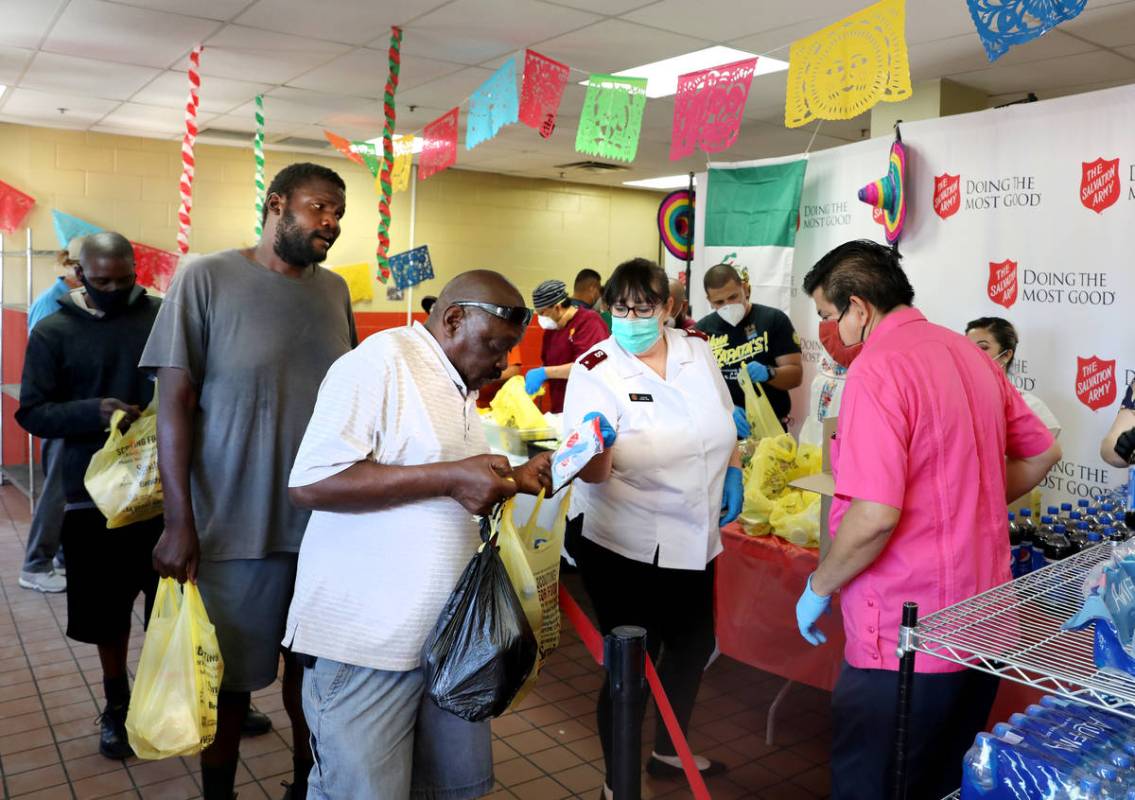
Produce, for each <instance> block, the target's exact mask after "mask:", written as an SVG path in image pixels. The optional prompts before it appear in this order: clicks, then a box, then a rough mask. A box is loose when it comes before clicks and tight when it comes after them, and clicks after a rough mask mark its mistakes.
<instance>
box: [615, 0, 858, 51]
mask: <svg viewBox="0 0 1135 800" xmlns="http://www.w3.org/2000/svg"><path fill="white" fill-rule="evenodd" d="M862 7H863V2H862V0H809V2H806V3H799V2H781V3H762V4H761V6H760V13H747V12H749V9H747V8H746V7H745V6H743V5H740V4H738V3H737V2H736V0H699V2H697V3H690V2H687V0H661V2H659V3H656V4H654V5H652V6H648V7H647V8H643V9H639V10H638V11H632V12H630V13H629V14H624V15H623V19H625V20H628V21H630V22H639V23H642V24H643V25H648V26H650V27H655V28H662V29H664V30H668V31H673V32H675V33H686V34H689V35H691V36H698V37H701V38H703V39H709V40H711V41H713V42H724V41H726V40H729V39H735V38H737V37H738V36H739V35H742V34H750V33H760V32H761V31H766V30H769V29H773V28H781V27H784V26H786V25H794V24H797V23H811V25H812V30H819V29H820V28H823V27H825V26H827V25H830V24H831V23H833V22H836V21H837V20H839V19H842V18H843V17H845V16H847V15H848V14H850V13H852V12H854V11H858V10H859V9H860V8H862ZM754 10H755V9H754ZM674 55H677V54H676V53H675V54H674Z"/></svg>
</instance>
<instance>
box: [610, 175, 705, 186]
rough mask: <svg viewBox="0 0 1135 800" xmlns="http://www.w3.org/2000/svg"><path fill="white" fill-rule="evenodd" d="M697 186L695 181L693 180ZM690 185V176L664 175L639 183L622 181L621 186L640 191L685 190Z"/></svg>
mask: <svg viewBox="0 0 1135 800" xmlns="http://www.w3.org/2000/svg"><path fill="white" fill-rule="evenodd" d="M694 184H695V185H696V184H697V179H696V178H695V179H694ZM689 185H690V176H689V175H686V174H683V175H666V176H664V177H661V178H646V179H645V180H641V181H623V186H637V187H638V188H640V189H685V188H686V187H688V186H689Z"/></svg>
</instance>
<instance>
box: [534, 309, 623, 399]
mask: <svg viewBox="0 0 1135 800" xmlns="http://www.w3.org/2000/svg"><path fill="white" fill-rule="evenodd" d="M610 335H611V332H610V331H608V330H607V325H606V324H605V323H604V322H603V318H602V317H601V316H599V315H598V314H597V313H595V312H594V311H592V310H591V309H590V308H577V309H576V312H575V316H573V317H572V318H571V319H570V320H568V324H567V325H566V326H565V327H563V328H560V329H559V330H555V331H544V343H543V344H542V345H541V346H540V363H542V364H543V365H544V366H545V367H558V366H560V365H561V364H574V363H575V360H576V359H577V358H579V357H580V356H582V355H583V354H584V353H586V352H587V351H588V350H590V349H591V348H592V347H594V346H595V345H597V344H599V343H600V342H601V341H603V340H604V339H606V338H607V337H608V336H610ZM566 392H567V381H566V380H552V379H549V380H548V399H549V401H550V402H551V408H550V409H549V410H550V411H551V412H552V413H553V414H559V413H560V412H562V411H563V410H564V394H566Z"/></svg>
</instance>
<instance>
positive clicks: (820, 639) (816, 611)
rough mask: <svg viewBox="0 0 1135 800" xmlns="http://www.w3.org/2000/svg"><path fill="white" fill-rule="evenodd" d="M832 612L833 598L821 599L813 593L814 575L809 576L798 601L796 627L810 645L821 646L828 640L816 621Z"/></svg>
mask: <svg viewBox="0 0 1135 800" xmlns="http://www.w3.org/2000/svg"><path fill="white" fill-rule="evenodd" d="M812 574H813V575H814V574H815V573H812ZM831 612H832V598H831V596H830V595H829V596H827V597H821V596H820V595H818V594H816V593H815V592H814V591H812V575H809V576H808V583H807V584H806V585H805V586H804V593H803V594H802V595H800V599H799V600H797V601H796V627H798V628H799V629H800V635H801V636H803V637H804V639H805V640H806V641H807V642H808V644H811V645H820V644H823V643H824V642H826V641H827V640H828V637H827V636H824V632H823V631H821V630H820V629H819V628H817V627H816V620H818V619H819V618H820V616H821V615H823V614H830V613H831Z"/></svg>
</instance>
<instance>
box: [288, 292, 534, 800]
mask: <svg viewBox="0 0 1135 800" xmlns="http://www.w3.org/2000/svg"><path fill="white" fill-rule="evenodd" d="M531 319H532V312H531V310H529V309H528V308H526V307H525V306H524V301H523V298H522V297H521V295H520V293H519V292H518V291H517V290H516V288H515V287H514V286H513V285H512V284H510V283H509V282H508V281H507V280H505V278H504V277H503V276H501V275H499V274H497V273H495V272H490V271H487V270H480V271H475V272H466V273H464V274H462V275H459V276H457V277H456V278H455V279H454V280H453V281H452V282H450V283H449V284H448V285H447V286H446V287H445V289H443V290H442V292H441V295H440V296H439V297H438V299H437V302H436V303H435V304H434V306H433V308H432V309H431V312H430V317H429V319H428V320H427V321H426V324H425V325H422V324H420V323H415V324H414V325H413V327H409V328H397V329H393V330H388V331H383V332H382V333H378V334H375V335H374V336H371V337H370V338H368V339H367V340H366V341H364V342H363V343H362V344H361V345H359V347H358V348H357V349H355V350H354V351H352V352H350V353H348V354H347V355H345V356H343V357H341V358H340V359H339V360H338V361H336V362H335V364H334V365H332V367H331V369H330V371H329V372H328V373H327V377H326V378H325V379H324V381H323V385H322V386H321V387H320V389H319V398H318V400H317V401H316V405H315V412H314V414H313V415H312V418H311V422H310V424H309V425H308V429H307V433H306V434H305V435H304V439H303V443H302V444H301V445H300V450H299V454H298V456H297V457H296V462H295V466H294V467H293V468H292V474H291V478H290V481H289V486H290V489H289V493H290V495H291V498H292V501H293V502H294V503H296V504H297V505H299V506H302V507H305V508H311V509H313V513H312V515H311V521H310V522H309V523H308V527H307V532H306V534H305V536H304V540H303V545H302V548H301V549H300V556H299V570H298V574H297V577H296V588H295V594H294V596H293V599H292V606H291V610H290V612H289V614H288V626H287V633H286V634H285V639H284V642H285V644H286V645H287V646H288V647H290V648H292V649H293V650H294V651H295V652H297V653H303V654H305V655H306V656H307V657H308V658H307V661H308V668H307V669H306V670H305V674H304V697H303V708H304V716H305V717H306V718H307V722H308V725H309V727H310V728H311V742H312V751H313V753H314V755H315V766H314V767H313V768H312V771H311V776H310V778H309V783H308V792H309V794H308V797H309V798H317V799H319V800H323V799H324V798H326V800H340V799H342V800H349V799H351V798H359V797H366V798H370V799H371V800H388V799H390V800H405V798H407V797H410V796H411V793H412V795H413V796H414V797H431V798H432V797H444V798H452V799H453V800H459V799H460V798H466V797H469V798H471V797H478V796H480V795H482V794H485V793H487V792H489V791H491V789H492V786H493V777H492V741H491V731H490V728H489V723H488V722H487V721H486V722H483V723H477V724H474V723H469V722H466V721H464V720H462V719H460V718H458V717H456V716H454V715H452V714H449V713H447V712H444V711H441V710H440V709H439V708H437V706H435V705H434V704H433V703H432V702H430V701H429V700H428V698H426V696H425V694H424V692H423V688H424V686H423V683H424V679H423V673H422V670H421V668H420V654H421V650H422V646H423V644H424V643H425V639H426V637H427V635H428V634H429V632H430V631H431V630H432V629H433V627H434V625H435V623H436V622H437V618H438V615H439V614H440V612H441V610H442V607H443V606H444V605H445V602H446V600H447V599H448V597H449V595H450V593H451V592H452V591H453V588H454V586H455V585H456V583H457V579H458V577H459V576H460V574H461V572H462V570H463V569H464V567H465V565H466V564H467V563H468V561H469V559H470V558H471V557H472V556H473V554H474V553H475V552H476V550H477V548H478V546H479V545H480V537H479V535H478V525H477V523H476V521H475V519H474V516H473V515H474V514H484V513H487V512H488V511H489V510H490V509H491V508H492V507H493V506H494V505H495V504H496V503H497V502H499V501H501V500H503V499H505V498H507V497H509V496H511V495H513V494H515V493H516V492H517V491H521V492H530V493H533V494H534V493H537V492H539V490H540V489H541V488H542V487H547V486H548V484H549V483H550V463H551V461H550V458H549V457H548V456H547V454H545V456H542V457H537V458H535V459H533V460H531V461H529V462H528V463H527V464H525V465H524V466H522V467H518V468H517V469H515V470H514V469H512V468H511V467H510V466H509V463H508V460H507V459H506V458H503V457H500V456H492V455H488V452H489V448H488V444H487V443H486V441H485V436H484V433H483V431H482V428H481V421H480V418H479V416H478V414H477V389H479V388H480V387H481V386H483V385H484V384H486V383H488V382H490V381H493V380H495V379H496V378H498V377H499V376H500V373H501V371H502V370H504V369H505V368H506V367H507V366H508V353H509V350H511V349H512V348H513V347H515V346H516V345H517V343H519V341H520V339H521V337H522V336H523V335H524V331H525V328H526V327H527V326H528V323H529V322H530V321H531Z"/></svg>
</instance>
